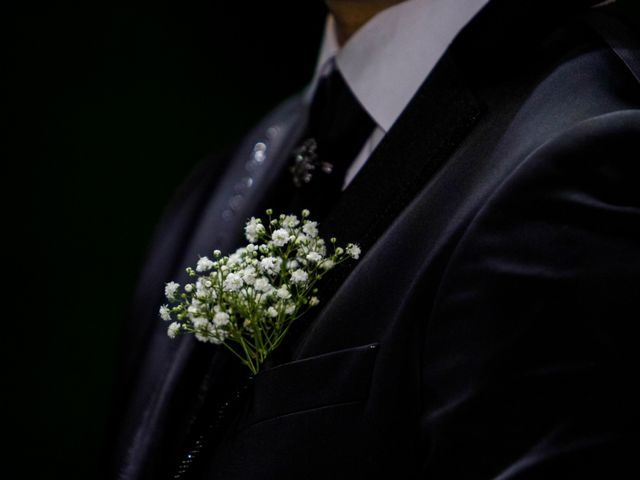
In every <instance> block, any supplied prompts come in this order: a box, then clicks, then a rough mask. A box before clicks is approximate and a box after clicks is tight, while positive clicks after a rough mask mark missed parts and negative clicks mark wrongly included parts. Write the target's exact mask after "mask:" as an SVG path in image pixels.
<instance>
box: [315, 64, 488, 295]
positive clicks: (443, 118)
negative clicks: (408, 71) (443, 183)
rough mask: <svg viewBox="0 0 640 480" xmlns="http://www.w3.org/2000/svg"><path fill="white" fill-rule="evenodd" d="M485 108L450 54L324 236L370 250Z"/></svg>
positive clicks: (334, 285) (329, 290)
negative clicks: (469, 87)
mask: <svg viewBox="0 0 640 480" xmlns="http://www.w3.org/2000/svg"><path fill="white" fill-rule="evenodd" d="M481 114H482V107H481V105H480V103H479V102H478V101H477V100H476V99H475V97H474V96H473V95H472V93H471V92H470V90H469V89H468V88H467V87H466V86H465V84H464V83H463V82H462V80H461V76H460V74H459V73H458V71H457V68H456V66H455V63H454V61H453V59H452V58H451V54H449V53H447V54H445V56H444V57H443V58H442V59H441V61H440V62H439V63H438V65H437V66H436V67H435V68H434V70H433V71H432V72H431V74H430V75H429V76H428V78H427V79H426V80H425V81H424V83H423V84H422V86H421V87H420V88H419V90H418V92H417V93H416V95H415V96H414V98H413V99H412V101H411V102H410V103H409V105H408V106H407V108H406V109H405V110H404V112H403V113H402V115H401V116H400V117H399V118H398V120H397V121H396V123H395V124H394V125H393V127H392V128H391V129H390V130H389V132H388V133H387V135H386V136H385V137H384V139H383V141H382V142H381V143H380V144H379V146H378V147H377V148H376V150H375V151H374V152H373V153H372V155H371V157H370V158H369V160H368V161H367V163H366V164H365V166H364V167H363V168H362V170H361V171H360V172H359V173H358V175H357V176H356V177H355V179H354V180H353V182H352V183H351V184H350V185H349V187H348V188H347V189H346V190H345V191H344V192H343V194H342V195H341V198H340V199H339V201H338V203H337V204H336V206H335V208H334V209H333V211H332V212H331V214H330V215H329V217H328V218H327V220H326V221H325V222H324V224H323V225H322V231H323V234H324V235H325V236H326V237H332V236H333V237H336V238H337V239H338V240H339V243H346V242H355V243H358V244H360V245H361V247H362V249H363V252H364V253H365V255H366V252H367V251H368V250H369V249H371V247H372V246H373V245H374V244H375V242H376V241H377V240H378V238H380V236H381V235H382V234H383V233H384V232H385V230H387V228H388V227H389V226H390V224H391V223H392V222H393V221H394V219H396V218H397V217H398V215H399V214H400V212H401V211H402V210H403V209H404V208H405V207H406V206H407V205H408V204H409V203H410V202H411V200H412V199H413V198H414V197H415V196H416V195H417V193H418V192H419V191H420V190H422V189H423V188H424V187H425V186H426V185H427V184H428V183H429V181H430V180H431V179H432V178H433V176H434V175H435V173H436V172H437V171H438V170H439V169H440V167H442V165H443V164H444V163H445V162H446V161H447V159H448V158H449V157H451V155H452V154H453V153H454V152H455V151H456V149H457V147H458V146H459V145H460V143H461V142H462V141H463V140H464V138H465V137H466V136H467V135H468V134H469V132H470V131H471V130H472V128H473V126H474V125H475V124H476V122H477V121H478V119H479V118H480V116H481ZM351 268H352V266H351V267H349V263H347V264H343V265H341V266H340V268H339V269H337V270H336V271H334V272H332V273H331V275H329V276H327V279H326V282H325V284H324V285H323V286H322V289H323V290H322V291H321V295H322V296H323V297H324V298H327V299H328V298H330V297H331V296H332V295H333V294H334V293H335V292H336V291H337V289H338V288H339V287H340V285H341V284H342V283H343V282H344V280H345V279H346V277H347V276H348V275H349V273H350V271H351Z"/></svg>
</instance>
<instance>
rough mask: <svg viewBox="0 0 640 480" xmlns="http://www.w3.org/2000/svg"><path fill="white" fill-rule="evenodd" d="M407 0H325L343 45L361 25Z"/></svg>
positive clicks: (340, 42) (339, 41)
mask: <svg viewBox="0 0 640 480" xmlns="http://www.w3.org/2000/svg"><path fill="white" fill-rule="evenodd" d="M403 1H405V0H325V3H326V4H327V7H328V8H329V11H330V12H331V14H332V15H333V18H334V19H335V22H336V33H337V36H338V43H339V44H340V46H343V45H344V44H345V43H346V42H347V40H349V38H351V36H352V35H353V34H354V33H356V32H357V31H358V30H359V29H360V27H362V26H363V25H364V24H365V23H367V22H368V21H369V20H371V18H373V17H374V16H375V15H376V14H378V13H380V12H381V11H383V10H384V9H386V8H389V7H391V6H392V5H395V4H397V3H401V2H403Z"/></svg>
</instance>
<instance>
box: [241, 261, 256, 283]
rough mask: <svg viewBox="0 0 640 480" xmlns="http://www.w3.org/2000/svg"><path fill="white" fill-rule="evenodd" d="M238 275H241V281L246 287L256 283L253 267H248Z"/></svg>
mask: <svg viewBox="0 0 640 480" xmlns="http://www.w3.org/2000/svg"><path fill="white" fill-rule="evenodd" d="M240 275H242V281H243V282H244V283H246V284H247V285H253V284H254V283H256V269H255V268H254V267H253V266H248V267H247V268H245V269H244V270H242V271H241V272H240Z"/></svg>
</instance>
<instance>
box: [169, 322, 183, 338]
mask: <svg viewBox="0 0 640 480" xmlns="http://www.w3.org/2000/svg"><path fill="white" fill-rule="evenodd" d="M178 332H180V324H179V323H178V322H173V323H172V324H171V325H169V328H168V329H167V335H168V336H169V338H176V336H177V335H178Z"/></svg>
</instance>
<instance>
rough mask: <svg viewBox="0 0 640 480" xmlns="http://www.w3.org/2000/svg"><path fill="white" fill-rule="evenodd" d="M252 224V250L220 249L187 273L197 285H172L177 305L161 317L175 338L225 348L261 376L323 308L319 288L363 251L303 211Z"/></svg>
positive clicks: (169, 291) (169, 290)
mask: <svg viewBox="0 0 640 480" xmlns="http://www.w3.org/2000/svg"><path fill="white" fill-rule="evenodd" d="M266 213H267V217H268V220H267V221H266V222H263V221H262V220H261V219H259V218H251V219H250V220H249V221H248V222H247V223H246V225H245V228H244V232H245V237H246V239H247V241H248V242H249V243H248V244H247V245H246V246H244V247H241V248H239V249H238V250H236V251H235V252H234V253H232V254H231V255H229V256H224V255H222V253H221V252H220V251H218V250H215V251H214V252H213V256H212V258H209V257H201V258H200V259H199V260H198V263H197V265H196V267H195V269H194V268H191V267H190V268H187V274H188V275H189V277H191V278H192V279H193V281H192V282H190V283H187V284H186V285H184V286H181V285H179V284H178V283H176V282H169V283H167V284H166V286H165V295H166V297H167V300H168V301H169V304H166V305H163V306H162V307H160V317H161V318H162V319H163V320H165V321H168V322H171V323H170V325H169V328H168V330H167V334H168V335H169V337H171V338H175V337H176V336H178V335H181V334H193V335H195V337H196V338H197V339H198V340H200V341H202V342H210V343H214V344H217V345H224V346H225V347H226V348H227V349H228V350H230V351H231V352H232V353H233V354H234V355H235V356H236V357H238V358H239V359H240V361H242V363H243V364H245V365H246V366H247V367H248V368H249V370H251V372H252V373H253V374H254V375H255V374H256V373H258V371H259V370H260V367H261V365H262V364H263V363H264V361H265V360H266V358H267V357H268V356H269V354H270V353H271V352H272V351H274V350H275V349H276V348H277V347H278V345H280V343H282V340H283V339H284V337H285V335H286V334H287V332H288V330H289V328H290V327H291V325H292V324H293V322H295V321H296V320H298V319H299V318H300V317H302V316H303V315H304V314H305V313H306V312H307V311H308V310H309V309H311V308H313V307H315V306H316V305H318V304H319V303H320V301H319V300H318V289H317V288H316V283H317V282H318V281H319V280H320V279H321V278H322V277H323V276H324V275H325V274H326V273H327V272H328V271H329V270H331V269H332V268H334V267H335V266H336V265H338V264H340V263H342V262H344V261H346V260H348V259H356V260H357V259H358V258H359V256H360V248H359V247H358V246H357V245H355V244H348V245H347V246H346V247H344V248H343V247H339V246H337V245H336V239H335V238H331V240H330V245H329V246H327V245H326V244H325V241H324V240H323V239H322V238H320V237H319V235H318V224H317V222H313V221H311V220H309V218H308V217H309V211H308V210H303V211H302V215H301V219H299V218H298V217H296V216H295V215H279V216H276V217H273V212H272V211H271V210H267V212H266Z"/></svg>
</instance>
